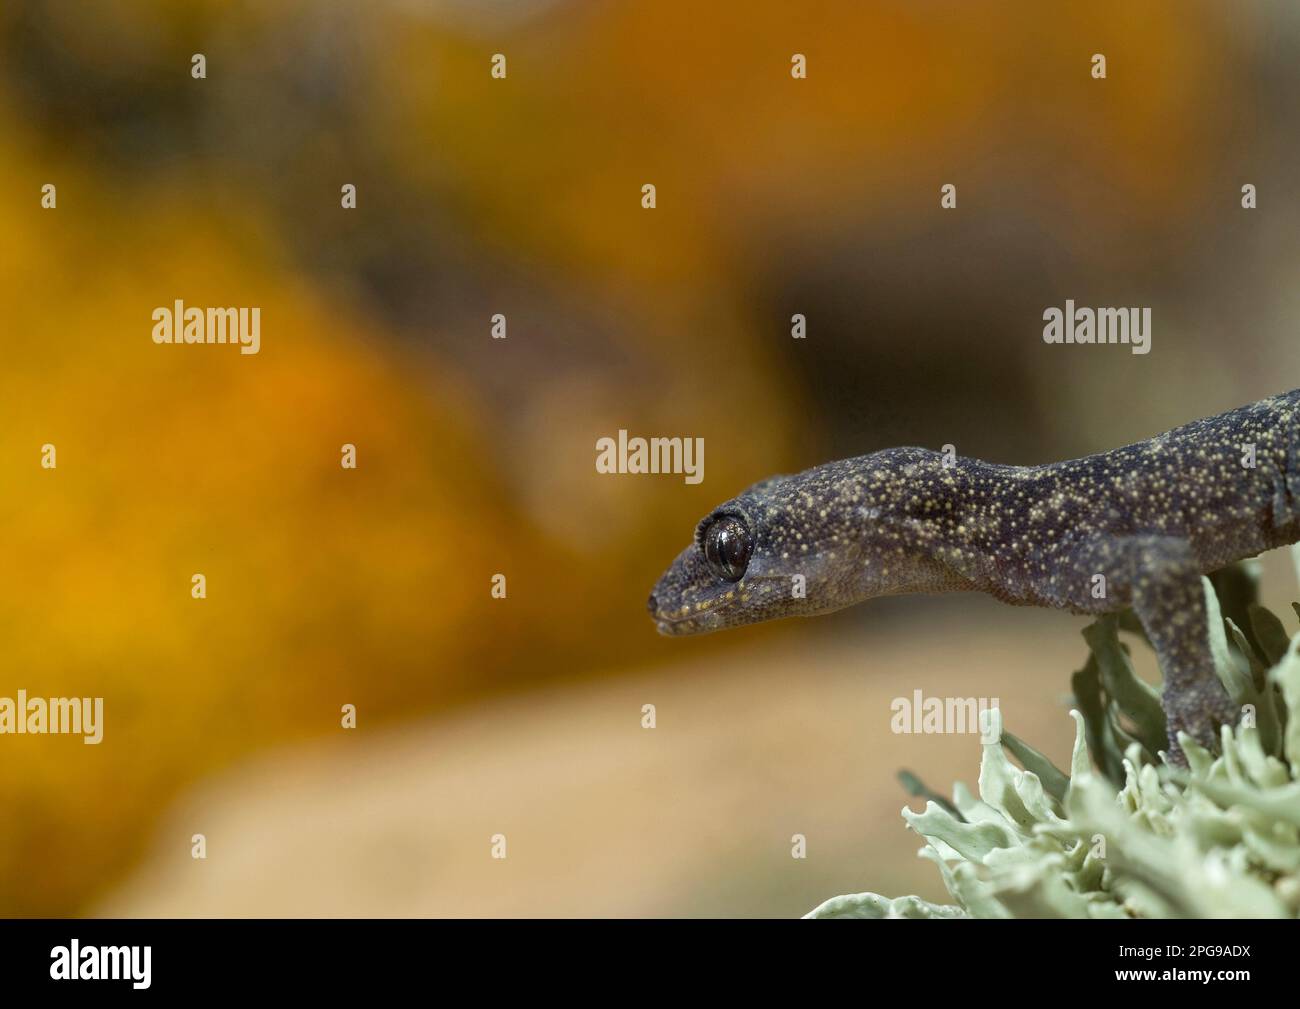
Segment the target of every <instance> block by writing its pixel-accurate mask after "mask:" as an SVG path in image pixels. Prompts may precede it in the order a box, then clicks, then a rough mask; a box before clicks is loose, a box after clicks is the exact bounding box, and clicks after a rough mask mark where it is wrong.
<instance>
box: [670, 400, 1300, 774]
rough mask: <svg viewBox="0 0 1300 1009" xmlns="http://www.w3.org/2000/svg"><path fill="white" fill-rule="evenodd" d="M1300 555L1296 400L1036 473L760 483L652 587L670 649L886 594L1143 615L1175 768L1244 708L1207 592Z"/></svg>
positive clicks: (830, 468)
mask: <svg viewBox="0 0 1300 1009" xmlns="http://www.w3.org/2000/svg"><path fill="white" fill-rule="evenodd" d="M1298 540H1300V389H1297V390H1293V391H1291V392H1287V393H1282V394H1280V395H1277V396H1273V397H1271V398H1269V399H1265V400H1262V401H1260V402H1258V403H1254V404H1250V405H1248V406H1243V407H1239V408H1237V409H1235V410H1230V411H1228V412H1227V413H1223V414H1219V415H1217V416H1214V417H1208V418H1204V419H1201V420H1196V421H1192V422H1191V423H1189V424H1184V425H1183V426H1181V427H1177V428H1174V429H1173V430H1171V431H1167V432H1165V433H1164V434H1160V435H1157V436H1156V437H1154V438H1149V439H1147V440H1146V441H1139V442H1136V443H1134V444H1132V445H1127V446H1125V447H1123V448H1117V449H1114V450H1112V451H1108V452H1101V453H1098V454H1095V455H1089V456H1084V457H1082V458H1078V459H1071V460H1067V461H1065V462H1056V463H1048V464H1045V465H1038V466H1012V465H1000V464H996V463H988V462H982V461H980V460H978V459H973V458H967V457H963V456H959V455H956V454H955V452H952V451H949V452H948V453H947V454H945V453H943V452H935V451H933V450H929V449H924V448H892V449H886V450H884V451H880V452H875V453H873V454H871V455H864V456H859V457H857V458H853V459H843V460H839V461H836V462H829V463H825V464H824V465H821V466H815V467H813V468H812V469H808V470H805V471H804V472H802V473H798V474H794V475H790V476H775V477H771V478H769V479H766V480H763V481H761V482H759V483H756V484H754V485H753V486H752V487H750V488H748V489H747V490H745V491H744V492H743V493H741V494H740V495H738V496H737V497H734V498H732V499H731V500H730V501H727V502H724V503H723V504H721V505H719V506H718V507H716V508H714V509H713V510H712V511H711V512H709V514H708V515H706V516H705V517H704V519H703V520H702V521H701V522H700V523H699V524H698V525H697V526H696V529H695V536H694V540H693V542H692V543H691V545H690V546H688V547H687V548H686V549H685V550H683V551H682V552H681V553H680V554H679V555H678V557H677V558H676V560H674V561H673V563H672V565H671V566H670V567H669V568H668V570H667V571H666V572H665V573H664V574H663V576H662V577H661V578H660V579H659V581H658V583H657V584H656V585H655V587H654V591H653V592H652V594H651V596H650V600H649V610H650V614H651V616H652V617H653V618H654V620H655V622H656V624H657V626H658V630H659V631H660V633H663V634H666V635H686V634H698V633H703V632H708V631H715V630H721V629H723V628H728V627H736V626H740V625H743V624H753V623H758V622H760V621H766V620H773V619H777V618H780V617H788V616H796V615H800V616H813V615H816V614H821V613H829V612H831V611H834V610H839V609H842V608H844V607H846V606H852V605H854V604H857V603H860V602H863V601H865V600H868V599H873V598H876V597H880V596H892V595H900V594H906V593H935V592H958V591H976V592H984V593H987V594H988V595H990V596H992V597H994V598H995V599H999V600H1001V601H1002V602H1004V603H1010V604H1012V605H1017V606H1039V607H1050V608H1054V609H1059V610H1065V611H1068V612H1071V613H1075V614H1082V615H1098V614H1104V613H1112V612H1117V611H1119V610H1122V609H1125V608H1130V607H1131V608H1132V610H1133V611H1134V613H1135V614H1136V616H1137V618H1138V619H1139V621H1140V622H1141V624H1142V627H1143V629H1144V630H1145V632H1146V635H1147V638H1148V639H1149V640H1150V642H1151V644H1152V646H1153V648H1154V649H1155V652H1156V659H1157V663H1158V665H1159V668H1160V672H1161V675H1162V677H1163V679H1164V685H1163V688H1162V691H1161V704H1162V707H1163V708H1164V712H1165V719H1166V727H1167V730H1168V737H1169V750H1168V755H1169V757H1170V759H1171V761H1173V762H1174V763H1178V764H1185V761H1186V757H1185V755H1184V754H1183V752H1182V748H1181V746H1180V745H1179V742H1178V733H1179V732H1183V733H1186V734H1187V735H1188V736H1189V737H1191V738H1192V739H1195V740H1196V741H1197V742H1198V743H1199V744H1201V745H1202V746H1206V747H1208V748H1212V749H1213V748H1217V747H1216V736H1217V727H1218V726H1219V725H1222V724H1234V723H1235V722H1236V721H1237V719H1238V717H1239V715H1240V709H1239V708H1238V706H1237V705H1235V704H1234V703H1233V702H1232V701H1231V699H1230V698H1229V697H1228V694H1227V692H1226V691H1225V690H1224V688H1223V685H1222V683H1221V682H1220V680H1219V677H1218V675H1217V674H1216V672H1215V668H1214V661H1213V658H1212V653H1211V647H1210V635H1209V621H1208V613H1207V609H1206V602H1205V596H1204V590H1203V588H1202V576H1204V575H1206V574H1209V573H1210V572H1212V571H1215V570H1217V569H1218V568H1221V567H1224V566H1225V565H1227V564H1230V563H1232V562H1234V561H1238V560H1241V559H1244V558H1247V557H1253V556H1255V555H1256V554H1259V553H1262V552H1264V551H1266V550H1270V549H1273V548H1275V547H1281V546H1286V545H1288V544H1292V543H1295V542H1297V541H1298Z"/></svg>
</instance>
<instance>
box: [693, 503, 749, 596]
mask: <svg viewBox="0 0 1300 1009" xmlns="http://www.w3.org/2000/svg"><path fill="white" fill-rule="evenodd" d="M703 539H704V558H705V560H707V561H708V562H709V566H710V567H711V568H713V572H714V574H716V575H717V576H718V577H719V578H721V579H722V580H723V581H725V582H738V581H740V579H741V578H742V577H744V574H745V568H747V567H748V566H749V555H750V554H752V553H753V552H754V538H753V537H752V536H750V535H749V530H748V529H746V528H745V523H744V522H742V521H740V519H738V518H736V517H735V516H733V515H724V516H722V517H721V518H719V519H718V520H717V521H716V522H713V523H711V524H710V525H709V527H708V528H707V529H706V530H704V537H703Z"/></svg>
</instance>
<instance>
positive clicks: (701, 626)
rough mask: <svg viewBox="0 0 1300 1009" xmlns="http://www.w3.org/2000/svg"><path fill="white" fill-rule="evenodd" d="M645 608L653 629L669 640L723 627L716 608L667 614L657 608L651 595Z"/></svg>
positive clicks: (720, 615) (659, 607)
mask: <svg viewBox="0 0 1300 1009" xmlns="http://www.w3.org/2000/svg"><path fill="white" fill-rule="evenodd" d="M647 608H648V609H649V611H650V616H651V617H653V618H654V622H655V629H656V630H658V631H659V633H660V634H663V635H664V636H666V637H670V638H679V637H683V636H685V635H687V634H703V633H705V632H707V631H716V630H719V629H721V628H722V627H724V626H725V623H724V621H723V620H722V614H721V613H719V612H718V608H717V607H711V608H709V609H706V610H698V611H694V612H687V613H682V612H681V611H680V610H678V611H677V612H668V611H665V610H664V609H663V608H662V607H661V606H659V604H658V600H657V599H656V598H655V597H654V596H653V595H652V596H651V597H650V602H649V604H648V606H647Z"/></svg>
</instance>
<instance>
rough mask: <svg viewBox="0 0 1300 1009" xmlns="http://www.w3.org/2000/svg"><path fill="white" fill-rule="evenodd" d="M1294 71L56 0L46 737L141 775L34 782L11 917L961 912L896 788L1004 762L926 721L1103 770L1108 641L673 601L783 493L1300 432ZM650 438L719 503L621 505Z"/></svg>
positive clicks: (572, 20)
mask: <svg viewBox="0 0 1300 1009" xmlns="http://www.w3.org/2000/svg"><path fill="white" fill-rule="evenodd" d="M1098 52H1100V53H1104V54H1105V55H1106V57H1107V64H1108V75H1107V79H1105V80H1104V81H1098V80H1094V79H1093V78H1092V77H1091V76H1090V73H1089V71H1090V69H1091V64H1090V60H1091V57H1092V54H1093V53H1098ZM194 53H203V54H205V56H206V58H207V77H206V79H202V80H196V79H193V78H192V77H191V75H190V66H191V62H190V59H191V55H192V54H194ZM494 53H503V54H505V56H506V58H507V67H508V75H507V77H506V78H505V79H503V80H499V79H493V78H492V77H491V75H490V73H489V70H490V61H491V58H492V55H493V54H494ZM793 53H803V54H806V56H807V60H808V77H807V79H806V80H795V79H793V78H792V77H791V75H790V72H789V69H790V59H791V55H792V54H793ZM1298 56H1300V13H1297V8H1295V7H1294V6H1290V5H1283V4H1273V3H1266V2H1247V3H1243V4H1238V5H1232V6H1229V5H1224V4H1217V3H1210V2H1205V3H1189V2H1181V3H1174V2H1153V3H1146V4H1140V5H1134V4H1130V3H1120V2H1099V3H1087V4H1083V3H1078V4H1065V5H1057V4H1054V5H1050V6H1044V5H1041V4H1034V3H1028V2H1014V3H1006V4H999V5H983V4H965V3H956V2H947V3H945V2H937V0H931V2H915V0H913V2H901V0H900V2H896V3H888V2H872V3H811V4H800V5H794V4H785V3H770V2H768V3H764V2H757V3H744V4H741V3H734V2H726V3H717V4H687V3H676V2H658V3H639V2H637V3H633V2H624V3H610V4H584V3H577V2H559V0H550V2H539V0H533V2H529V0H517V2H511V0H495V2H490V3H471V2H469V0H441V2H435V0H427V2H422V0H392V2H385V3H373V4H364V5H360V4H358V5H352V4H345V3H308V2H297V0H285V2H281V3H276V4H272V5H262V4H253V3H230V2H224V0H223V2H215V0H212V2H198V3H191V2H187V3H167V2H163V0H131V2H128V0H117V2H105V3H98V4H94V5H87V4H84V3H77V2H68V0H53V2H31V0H9V2H7V3H5V4H4V6H3V8H0V194H3V197H2V198H0V298H2V300H3V304H4V305H5V306H6V309H7V311H6V313H5V322H4V330H3V348H4V357H5V360H4V367H3V368H2V369H0V417H2V418H3V420H4V423H3V425H0V479H3V481H4V484H3V492H0V549H3V557H4V577H3V578H0V631H2V632H3V633H2V635H0V640H2V641H3V646H0V647H2V648H3V652H2V653H0V655H2V656H3V661H2V662H0V695H4V696H14V695H15V693H16V691H17V690H18V689H20V688H21V689H25V690H26V691H27V692H28V694H29V695H33V696H35V695H40V696H77V697H81V696H102V697H104V706H105V723H106V724H105V738H104V741H103V743H102V744H100V745H98V746H85V745H82V743H81V741H80V740H78V739H76V738H61V737H55V736H21V737H20V736H4V737H0V809H3V810H4V814H5V815H4V816H3V818H0V914H5V915H62V914H101V913H107V914H128V915H133V914H279V915H296V914H371V915H389V914H392V915H406V914H416V915H419V914H458V915H475V914H502V915H548V914H564V915H570V914H597V915H638V914H656V915H695V914H746V915H751V914H752V915H795V914H800V913H803V912H804V911H806V910H808V909H809V908H811V907H812V906H813V905H814V904H816V903H818V902H819V901H821V900H822V899H825V898H826V897H829V896H832V895H834V894H835V893H840V892H848V891H856V890H863V889H872V890H878V891H883V892H886V893H890V894H894V893H898V892H904V891H906V892H919V893H920V894H921V895H922V896H925V897H929V898H931V899H934V898H941V897H942V889H941V887H940V886H939V882H938V878H937V874H935V873H934V872H933V867H930V866H927V865H926V864H925V863H924V862H921V861H919V860H917V859H915V857H914V852H915V849H916V848H917V847H918V846H919V840H918V839H917V838H915V837H914V836H913V835H910V834H909V833H908V832H907V831H906V830H905V828H904V825H903V823H902V821H901V819H900V818H899V817H898V816H897V812H898V809H899V808H901V806H902V805H903V804H904V802H905V801H907V797H906V796H905V795H904V794H903V793H902V792H901V790H900V789H899V788H898V785H897V783H896V782H895V780H894V772H895V770H896V769H897V768H899V767H903V766H906V767H910V768H911V769H913V770H915V771H917V772H918V773H919V774H920V775H921V776H922V777H923V778H924V779H925V780H926V781H927V782H928V783H929V784H930V785H931V786H933V787H935V788H936V789H938V790H940V791H945V792H946V791H947V790H948V788H949V785H950V782H951V781H952V780H953V778H955V777H960V778H964V779H966V780H968V781H973V779H974V778H975V776H976V774H977V769H978V747H977V743H976V741H975V739H974V738H972V737H963V738H955V739H954V738H933V737H927V738H925V739H916V738H913V737H900V736H893V735H891V734H890V733H889V731H888V725H889V715H890V709H889V701H890V699H891V698H893V697H895V696H910V695H911V693H912V691H913V690H914V689H916V688H921V689H923V690H925V691H926V692H927V693H932V694H954V693H955V694H959V695H962V696H965V695H978V696H997V697H1000V698H1001V699H1002V702H1003V707H1004V709H1005V710H1006V712H1007V723H1008V727H1009V728H1010V729H1011V730H1012V731H1014V732H1016V733H1017V734H1018V735H1020V736H1021V737H1022V738H1026V739H1028V740H1030V741H1031V742H1033V743H1035V744H1036V745H1038V746H1039V747H1040V748H1041V749H1043V750H1044V751H1046V752H1048V753H1049V754H1051V755H1053V756H1055V757H1057V758H1059V759H1062V760H1063V759H1064V758H1065V755H1066V754H1067V753H1068V748H1069V742H1070V739H1071V737H1072V725H1071V723H1070V722H1069V720H1068V719H1067V718H1066V717H1065V715H1064V708H1065V703H1064V700H1063V695H1064V694H1065V693H1066V692H1067V691H1068V682H1069V680H1068V676H1069V673H1070V671H1071V670H1072V669H1073V668H1074V666H1075V665H1076V664H1077V663H1078V662H1079V661H1081V654H1082V645H1081V642H1080V641H1079V639H1078V638H1077V636H1076V631H1077V629H1078V627H1079V626H1081V621H1077V620H1073V619H1072V618H1066V617H1063V616H1060V615H1057V614H1048V613H1026V612H1023V611H1015V610H1011V609H1009V608H1004V607H1000V606H998V605H997V604H995V603H993V602H991V601H989V600H986V599H982V598H981V599H976V598H969V599H966V598H950V599H908V600H889V601H886V602H882V603H880V604H878V605H872V606H868V607H865V608H861V609H859V610H854V611H851V612H849V613H846V614H843V615H839V616H836V617H832V618H825V619H823V620H818V621H807V622H804V621H798V622H795V623H793V624H790V625H777V626H771V627H767V626H762V627H755V628H752V629H745V630H739V631H735V632H730V633H728V634H725V635H719V636H714V637H708V638H701V639H691V640H671V641H670V640H664V639H661V638H658V637H657V636H656V635H655V633H654V629H653V626H652V624H651V622H650V621H649V619H648V618H647V617H646V614H645V599H646V595H647V593H648V590H649V588H650V586H651V585H652V584H653V582H654V580H655V578H656V577H657V576H658V575H659V573H660V572H661V570H662V569H663V568H664V567H665V566H666V565H667V564H668V562H669V561H670V560H671V559H672V557H673V556H674V555H675V554H676V552H677V551H678V550H679V549H680V548H681V547H682V546H684V545H685V544H686V543H687V542H688V539H689V536H690V533H691V530H692V528H693V526H694V523H695V522H696V521H697V520H698V519H699V517H700V516H701V515H703V514H704V513H705V512H706V511H707V510H708V509H709V508H710V507H711V506H713V505H714V504H716V503H717V502H719V501H722V500H724V499H726V498H729V497H730V496H732V495H733V494H734V493H735V492H737V491H738V490H740V489H741V488H743V487H744V486H746V485H747V484H749V483H751V482H753V481H755V480H757V479H760V478H762V477H765V476H768V475H771V474H773V473H777V472H783V471H790V470H794V469H800V468H804V467H806V466H810V465H814V464H816V463H819V462H823V461H825V460H827V459H829V458H833V457H838V456H845V455H857V454H862V453H866V452H870V451H874V450H876V449H879V448H884V447H887V446H889V445H893V444H919V445H929V446H932V447H937V446H939V445H942V444H944V443H948V442H952V443H955V444H956V445H957V446H958V450H959V451H960V452H962V453H963V454H969V455H976V456H980V457H983V458H987V459H991V460H995V461H1001V462H1010V463H1034V462H1043V461H1048V460H1051V459H1055V458H1062V457H1066V456H1070V455H1079V454H1084V453H1087V452H1092V451H1099V450H1103V449H1106V448H1110V447H1114V446H1115V445H1119V444H1123V443H1126V442H1129V441H1134V440H1137V439H1139V438H1143V437H1147V436H1150V435H1152V434H1154V433H1157V432H1159V431H1162V430H1165V429H1167V428H1169V427H1172V426H1175V425H1177V424H1179V423H1183V422H1185V421H1187V420H1190V419H1193V418H1195V417H1199V416H1204V415H1208V414H1212V413H1216V412H1219V411H1221V410H1224V409H1228V408H1230V407H1232V406H1236V405H1239V404H1241V403H1244V402H1249V401H1252V400H1255V399H1259V398H1262V397H1263V396H1266V395H1269V394H1272V393H1275V392H1279V391H1282V390H1284V389H1288V388H1291V387H1294V386H1295V385H1297V384H1300V383H1298V382H1297V377H1296V376H1297V370H1296V369H1295V367H1294V365H1295V363H1296V353H1295V350H1294V347H1295V342H1296V323H1297V315H1298V311H1300V305H1298V304H1297V286H1296V283H1295V277H1296V268H1297V266H1300V240H1298V237H1297V236H1300V228H1298V227H1297V225H1298V224H1300V220H1298V219H1297V208H1298V207H1300V203H1297V200H1296V197H1295V192H1294V183H1295V164H1296V158H1297V155H1298V154H1300V149H1298V148H1300V129H1297V127H1298V126H1300V115H1298V113H1297V109H1298V108H1300V106H1298V105H1297V102H1296V94H1297V85H1298V84H1300V59H1298V58H1297V57H1298ZM47 183H50V184H54V185H56V186H57V193H58V206H57V209H55V210H46V209H42V207H41V205H40V194H41V187H42V186H43V185H45V184H47ZM349 183H350V184H353V185H355V186H356V188H357V207H356V209H355V210H345V209H343V208H342V207H341V206H340V189H341V187H342V186H343V185H345V184H349ZM645 183H653V184H654V185H655V186H656V187H657V207H656V208H655V209H654V210H645V209H643V208H642V206H641V187H642V185H643V184H645ZM945 183H952V184H954V185H956V186H957V191H958V205H957V208H956V209H955V210H951V211H949V210H942V209H940V206H939V188H940V186H942V185H944V184H945ZM1247 183H1249V184H1252V185H1254V186H1256V187H1257V189H1258V192H1259V209H1257V210H1253V211H1246V210H1243V209H1242V207H1241V187H1242V185H1244V184H1247ZM178 298H180V299H184V300H185V302H186V303H187V304H192V305H255V306H260V308H261V310H262V348H261V352H260V353H259V354H258V355H256V356H241V355H240V354H238V353H237V352H235V351H234V350H233V348H228V347H160V346H157V345H155V344H153V342H152V341H151V340H150V338H149V335H150V332H151V325H152V323H151V319H150V313H151V311H152V310H153V308H154V307H155V306H159V305H170V304H171V303H172V302H173V301H174V300H175V299H178ZM1067 298H1072V299H1074V300H1075V301H1077V302H1078V303H1080V304H1097V305H1111V304H1114V305H1149V306H1151V307H1152V310H1153V317H1154V320H1155V321H1154V326H1153V331H1154V332H1153V349H1152V352H1151V353H1150V354H1149V355H1146V356H1135V355H1131V354H1129V353H1128V351H1127V350H1125V349H1123V348H1118V347H1109V348H1105V347H1094V348H1086V347H1054V346H1047V345H1045V344H1044V343H1043V341H1042V339H1041V332H1042V311H1043V309H1044V308H1045V307H1048V306H1053V305H1057V306H1059V305H1062V304H1063V303H1064V301H1065V299H1067ZM497 313H501V314H504V315H505V316H506V317H507V319H508V337H507V339H505V340H494V339H492V338H491V337H490V333H489V329H490V320H491V318H492V316H493V315H494V314H497ZM794 313H803V314H805V315H806V316H807V318H808V338H807V339H806V340H802V341H796V340H792V339H791V338H790V333H789V326H790V317H791V316H792V314H794ZM620 428H623V429H627V430H629V431H630V432H631V433H632V434H641V435H646V436H649V435H663V436H689V437H703V438H704V440H705V443H706V445H707V452H706V457H705V458H706V470H705V473H706V476H705V479H704V481H703V483H701V484H700V485H698V486H692V485H688V484H686V483H685V482H684V481H683V480H682V479H681V477H680V476H676V477H674V476H602V475H599V474H597V473H596V471H595V467H594V458H595V451H594V446H595V442H596V440H597V439H598V438H600V437H603V436H606V435H616V433H617V431H618V430H619V429H620ZM46 443H50V444H54V445H55V446H56V447H57V452H58V467H57V469H55V470H46V469H43V468H42V467H41V466H40V453H41V446H42V445H43V444H46ZM344 443H353V444H355V445H356V446H357V452H358V468H357V469H356V470H355V471H352V470H345V469H343V468H341V467H340V465H339V458H340V455H339V453H340V446H341V445H343V444H344ZM1270 570H1271V572H1272V573H1273V576H1274V578H1275V580H1274V581H1272V582H1270V586H1271V589H1270V591H1271V592H1272V596H1271V597H1270V598H1269V600H1268V601H1269V602H1273V603H1275V604H1276V603H1278V602H1281V603H1283V604H1284V603H1285V602H1286V601H1289V599H1290V597H1291V595H1292V592H1291V589H1290V582H1289V581H1288V580H1287V579H1288V578H1289V577H1290V576H1289V573H1288V572H1287V571H1286V569H1285V566H1277V565H1275V566H1273V567H1272V568H1271V569H1270ZM195 572H202V573H204V574H205V575H206V577H207V580H208V597H207V598H206V599H204V600H194V599H192V598H191V595H190V578H191V575H192V574H193V573H195ZM498 572H499V573H504V574H505V575H506V577H507V583H508V596H507V598H506V599H504V600H497V599H493V598H492V597H491V595H490V591H489V590H490V579H491V577H492V575H493V574H495V573H498ZM648 703H652V704H655V705H656V709H657V717H658V723H659V727H658V728H656V729H654V730H646V729H643V728H642V727H641V724H640V723H641V708H642V705H643V704H648ZM345 704H354V705H356V707H357V711H358V726H357V728H356V729H355V730H346V729H343V728H341V726H340V708H341V706H342V705H345ZM498 832H500V833H504V834H505V835H506V836H507V838H508V842H509V846H510V847H509V852H510V854H509V858H508V859H506V860H505V861H504V862H500V861H497V860H493V859H491V858H490V855H489V838H490V837H491V836H492V835H493V834H495V833H498ZM194 833H204V834H205V836H206V837H207V842H208V858H207V859H206V860H202V861H200V860H194V859H192V858H191V857H190V843H191V840H190V839H191V836H192V835H193V834H194ZM795 833H802V834H805V835H806V836H807V837H808V845H809V857H808V858H807V859H806V860H803V861H798V860H794V859H791V857H790V843H791V842H790V838H791V836H792V835H793V834H795Z"/></svg>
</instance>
